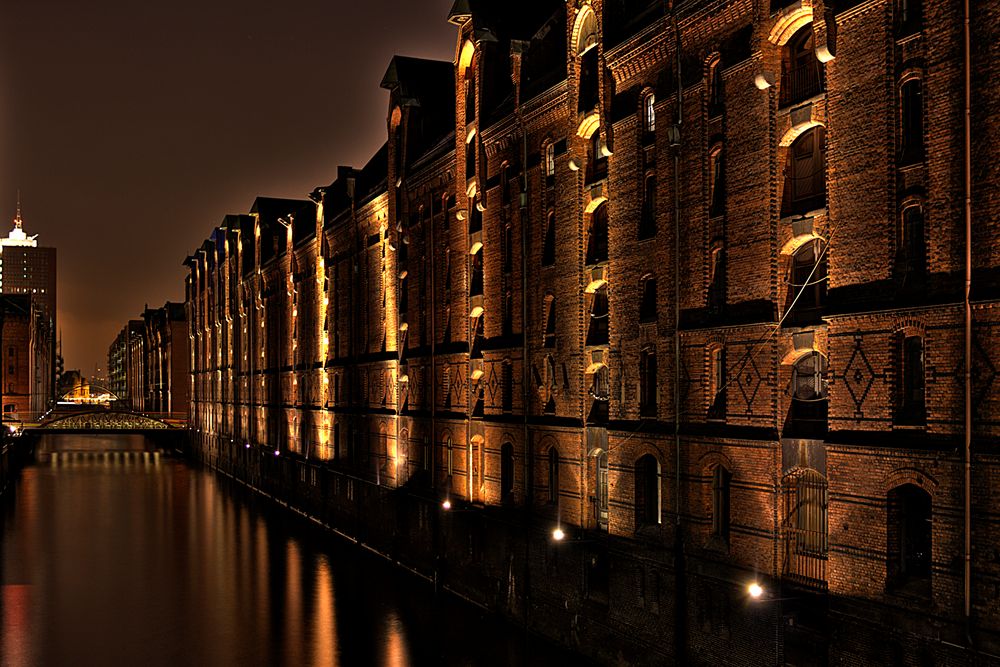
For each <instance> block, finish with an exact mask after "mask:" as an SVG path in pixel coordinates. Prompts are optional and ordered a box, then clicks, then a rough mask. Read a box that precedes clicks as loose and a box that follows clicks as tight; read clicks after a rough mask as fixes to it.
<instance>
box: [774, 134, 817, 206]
mask: <svg viewBox="0 0 1000 667" xmlns="http://www.w3.org/2000/svg"><path fill="white" fill-rule="evenodd" d="M825 156H826V131H825V130H824V129H823V128H822V127H814V128H812V129H809V130H806V131H805V132H803V133H802V134H801V135H799V136H798V137H797V138H796V139H795V141H794V142H792V145H791V146H789V147H788V154H787V159H786V162H785V184H784V195H783V197H782V207H781V214H782V216H789V215H805V214H806V213H809V212H810V211H814V210H816V209H821V208H823V207H824V206H826V157H825Z"/></svg>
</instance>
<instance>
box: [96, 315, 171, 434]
mask: <svg viewBox="0 0 1000 667" xmlns="http://www.w3.org/2000/svg"><path fill="white" fill-rule="evenodd" d="M188 355H189V348H188V333H187V320H186V312H185V307H184V304H183V303H172V302H170V301H168V302H167V303H165V304H164V305H163V307H161V308H146V309H145V310H144V311H143V313H142V319H141V320H129V322H128V324H126V325H125V327H124V328H123V329H122V330H121V332H119V334H118V336H117V337H116V338H115V340H114V342H112V344H111V346H110V347H109V348H108V377H109V385H110V386H109V389H111V391H112V392H113V393H114V394H115V395H116V396H117V397H118V398H119V399H120V400H122V401H124V402H125V403H126V404H127V405H128V407H130V408H131V409H133V410H138V411H141V412H152V413H158V414H163V415H170V416H172V417H174V418H177V419H184V418H186V416H187V414H188V402H189V396H190V394H189V391H190V382H189V376H190V370H189V368H190V367H189V366H188Z"/></svg>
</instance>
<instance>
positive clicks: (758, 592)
mask: <svg viewBox="0 0 1000 667" xmlns="http://www.w3.org/2000/svg"><path fill="white" fill-rule="evenodd" d="M747 593H749V594H750V597H752V598H753V599H754V600H758V599H760V596H762V595H763V594H764V587H763V586H761V585H760V584H758V583H757V582H756V581H754V582H752V583H751V584H750V585H749V586H747Z"/></svg>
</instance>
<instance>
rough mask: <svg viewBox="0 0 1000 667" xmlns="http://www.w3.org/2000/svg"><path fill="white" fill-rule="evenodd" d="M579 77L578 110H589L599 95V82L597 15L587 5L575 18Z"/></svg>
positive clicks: (575, 42) (575, 46)
mask: <svg viewBox="0 0 1000 667" xmlns="http://www.w3.org/2000/svg"><path fill="white" fill-rule="evenodd" d="M573 46H574V48H575V49H576V56H577V58H578V60H577V63H578V67H579V72H580V79H579V103H578V105H577V108H578V110H579V111H585V112H586V111H590V110H591V109H593V108H594V107H596V106H597V103H598V100H599V97H600V92H599V91H600V82H599V72H598V60H597V15H596V14H594V11H593V10H592V9H590V8H589V7H587V8H585V9H583V10H582V11H581V13H580V16H579V18H578V19H577V25H576V35H575V36H574V45H573Z"/></svg>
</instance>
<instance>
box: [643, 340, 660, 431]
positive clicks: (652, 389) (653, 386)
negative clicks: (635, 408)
mask: <svg viewBox="0 0 1000 667" xmlns="http://www.w3.org/2000/svg"><path fill="white" fill-rule="evenodd" d="M657 379H658V378H657V372H656V350H655V349H653V348H651V347H647V348H645V349H643V350H642V351H641V352H640V353H639V414H640V415H642V416H643V417H651V418H655V417H656V406H657V394H658V391H657Z"/></svg>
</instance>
